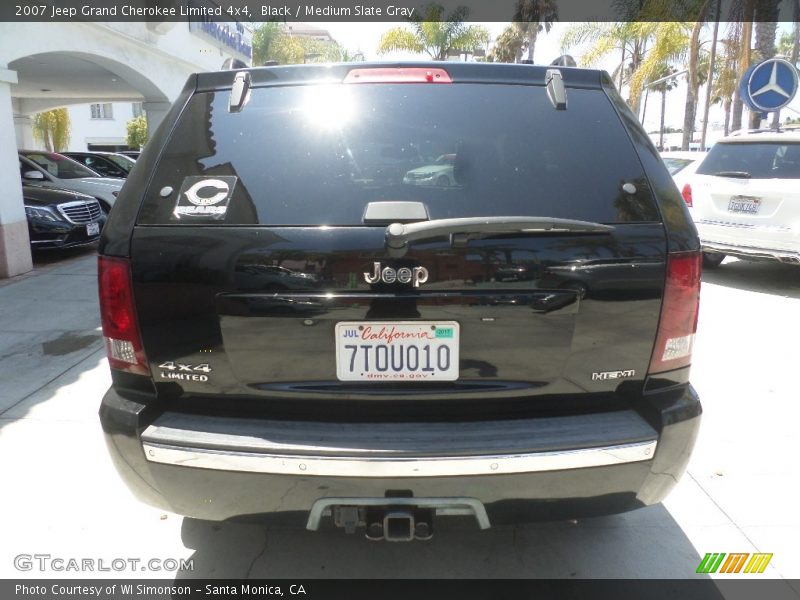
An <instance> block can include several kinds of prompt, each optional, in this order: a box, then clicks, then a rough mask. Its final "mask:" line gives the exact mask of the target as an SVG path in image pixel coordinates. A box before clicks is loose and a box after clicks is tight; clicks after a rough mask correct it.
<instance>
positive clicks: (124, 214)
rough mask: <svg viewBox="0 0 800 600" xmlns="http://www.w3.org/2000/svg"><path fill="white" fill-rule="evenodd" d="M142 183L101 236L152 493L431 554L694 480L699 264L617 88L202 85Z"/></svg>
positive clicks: (519, 78)
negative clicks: (436, 529)
mask: <svg viewBox="0 0 800 600" xmlns="http://www.w3.org/2000/svg"><path fill="white" fill-rule="evenodd" d="M441 156H450V157H451V158H452V160H450V161H449V162H448V164H447V165H444V166H442V164H440V163H441V161H439V162H437V159H438V158H439V157H441ZM139 162H140V163H142V164H141V165H140V168H139V169H137V170H136V171H135V172H134V173H133V174H132V176H131V177H130V178H129V179H128V183H127V185H126V186H125V188H124V189H123V191H122V193H121V194H120V196H119V199H118V201H117V205H116V206H115V208H114V211H113V212H112V213H111V216H110V220H109V222H108V225H107V226H106V227H105V229H104V231H103V236H102V241H101V249H100V255H101V256H100V259H99V282H100V299H101V308H102V318H103V333H104V335H105V338H106V344H107V349H108V357H109V362H110V365H111V372H112V376H113V385H112V387H111V389H110V390H109V391H108V393H107V394H106V395H105V397H104V398H103V402H102V407H101V410H100V416H101V419H102V424H103V428H104V430H105V435H106V439H107V442H108V447H109V449H110V452H111V454H112V456H113V458H114V460H115V463H116V465H117V468H118V469H119V472H120V473H121V475H122V476H123V477H124V479H125V480H126V482H127V484H128V485H129V486H130V487H131V489H132V490H133V491H134V492H135V493H136V494H137V495H138V496H139V497H140V498H141V499H142V500H144V501H145V502H149V503H151V504H154V505H156V506H160V507H163V508H165V509H168V510H172V511H175V512H178V513H182V514H184V515H190V516H194V517H198V518H204V519H225V518H228V517H233V516H237V515H246V514H261V513H275V512H284V511H286V512H288V511H292V512H300V513H301V514H302V515H303V516H302V518H303V522H304V523H305V524H306V526H307V527H308V528H310V529H316V528H317V527H318V526H319V525H320V522H321V521H324V520H325V519H326V518H327V517H328V516H330V517H331V518H332V521H333V522H334V523H335V524H336V525H338V526H342V527H344V528H345V529H346V530H347V531H351V532H352V531H354V530H356V529H357V528H360V527H365V528H366V535H367V536H368V537H370V538H374V539H381V538H384V539H388V540H409V539H413V538H415V537H416V538H428V537H430V535H431V534H432V531H433V529H432V527H433V520H434V517H435V516H437V515H439V516H440V517H441V516H442V515H451V514H466V515H471V516H473V517H474V518H475V519H476V521H477V524H478V525H479V526H480V527H481V528H486V527H489V526H490V525H491V524H497V523H501V522H509V521H524V520H531V519H556V518H564V517H576V516H588V515H596V514H603V513H610V512H619V511H625V510H630V509H634V508H637V507H641V506H645V505H648V504H653V503H657V502H659V501H660V500H662V499H663V498H664V497H665V495H666V494H667V493H668V492H669V490H670V489H671V488H672V487H673V486H674V485H675V482H676V481H677V480H678V478H679V477H680V475H681V474H682V472H683V471H684V469H685V467H686V463H687V461H688V459H689V455H690V452H691V449H692V446H693V444H694V441H695V437H696V435H697V430H698V425H699V421H700V413H701V408H700V403H699V401H698V398H697V395H696V394H695V392H694V390H693V389H692V387H691V386H690V385H689V365H690V362H691V351H692V342H693V338H694V333H695V329H696V323H697V311H698V298H699V289H700V260H701V258H700V252H699V250H700V245H699V242H698V238H697V234H696V232H695V229H694V227H693V225H692V222H691V220H690V218H689V216H688V214H687V211H686V207H685V205H684V203H683V201H682V200H681V197H680V194H679V192H678V190H677V189H676V188H675V186H674V184H673V182H672V179H671V178H670V176H669V174H668V172H667V169H666V168H665V167H664V165H663V164H662V163H661V160H660V159H659V156H658V154H657V152H656V150H655V148H654V147H653V145H652V144H651V142H650V140H649V139H648V137H647V135H646V134H645V132H644V131H643V130H642V128H641V127H640V125H639V123H638V122H637V121H636V118H635V117H634V115H633V114H632V113H631V112H630V111H629V110H628V109H627V108H626V105H625V104H624V102H623V101H622V99H621V98H620V97H619V95H618V94H617V92H616V90H615V89H614V86H613V84H612V82H611V81H610V79H609V78H608V76H607V75H606V74H605V73H604V72H600V71H593V70H583V69H575V68H552V67H549V68H548V67H537V66H528V65H487V64H467V63H464V64H451V63H446V64H443V63H430V64H419V63H413V64H411V63H409V64H386V63H384V64H364V63H360V64H358V65H333V66H319V65H316V66H303V67H272V68H255V69H243V70H237V71H221V72H216V73H205V74H200V75H196V76H192V77H191V78H190V79H189V81H188V83H187V85H186V87H185V89H184V91H183V93H182V95H181V96H180V98H179V99H178V100H177V102H176V103H175V105H174V106H173V107H172V109H171V112H170V113H169V114H168V116H167V117H166V119H165V121H164V122H163V123H162V124H161V126H160V127H159V128H158V131H157V132H156V134H155V135H154V136H153V138H152V140H151V141H150V143H149V144H148V145H147V148H146V150H145V151H144V152H143V153H142V155H141V158H140V160H139ZM409 171H413V173H412V175H413V177H411V176H408V177H406V173H408V172H409ZM428 174H430V177H428V176H427V175H428ZM509 270H518V271H520V272H524V273H525V277H513V278H509V277H506V276H504V275H503V274H504V273H507V272H509Z"/></svg>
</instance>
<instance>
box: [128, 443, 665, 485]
mask: <svg viewBox="0 0 800 600" xmlns="http://www.w3.org/2000/svg"><path fill="white" fill-rule="evenodd" d="M657 443H658V442H656V441H655V440H649V441H644V442H637V443H633V444H624V445H618V446H605V447H601V448H581V449H577V450H559V451H553V452H534V453H530V454H514V455H483V456H441V457H431V456H423V457H413V458H411V457H410V458H397V457H347V456H300V455H280V454H265V453H256V452H239V451H236V450H216V449H215V450H210V449H202V448H186V447H178V446H166V445H161V444H154V443H151V442H145V443H143V444H142V446H143V448H144V453H145V456H146V457H147V460H148V461H150V462H154V463H160V464H166V465H176V466H181V467H193V468H198V469H216V470H221V471H241V472H247V473H270V474H274V475H312V476H326V477H387V478H391V477H447V476H458V475H505V474H510V473H537V472H542V471H561V470H568V469H585V468H591V467H602V466H606V465H617V464H623V463H632V462H640V461H645V460H650V459H651V458H653V455H654V454H655V451H656V446H657Z"/></svg>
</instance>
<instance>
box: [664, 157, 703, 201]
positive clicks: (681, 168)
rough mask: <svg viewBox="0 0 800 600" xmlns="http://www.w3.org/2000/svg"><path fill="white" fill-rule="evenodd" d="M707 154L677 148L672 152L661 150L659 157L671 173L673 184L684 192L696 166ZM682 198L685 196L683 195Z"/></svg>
mask: <svg viewBox="0 0 800 600" xmlns="http://www.w3.org/2000/svg"><path fill="white" fill-rule="evenodd" d="M706 155H708V152H698V151H694V152H692V151H687V150H678V151H674V152H662V153H661V159H662V160H663V161H664V164H665V165H666V167H667V170H668V171H669V174H670V175H672V179H673V181H674V182H675V185H676V186H678V189H679V190H680V192H681V195H683V194H684V188H685V186H686V184H687V183H689V179H690V178H691V176H692V175H694V173H695V171H696V170H697V167H698V166H700V163H701V162H703V159H704V158H705V157H706ZM683 199H684V200H686V196H685V195H684V198H683Z"/></svg>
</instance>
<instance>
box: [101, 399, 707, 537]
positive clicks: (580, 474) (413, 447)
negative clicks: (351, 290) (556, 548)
mask: <svg viewBox="0 0 800 600" xmlns="http://www.w3.org/2000/svg"><path fill="white" fill-rule="evenodd" d="M648 405H649V407H650V409H651V410H650V411H649V412H650V417H649V418H648V419H647V421H645V420H644V419H642V418H641V417H640V416H639V415H638V413H635V412H633V411H620V412H618V413H602V414H596V415H581V416H573V417H558V418H555V419H553V418H549V419H536V420H520V421H505V422H481V423H461V424H458V423H449V424H419V425H415V426H413V428H411V429H410V428H409V427H410V425H409V424H379V425H367V424H355V425H354V424H350V425H342V424H336V425H332V424H324V423H318V424H312V427H311V428H309V424H298V423H285V422H284V423H282V424H280V426H276V423H274V422H273V423H270V422H268V421H240V420H238V421H237V420H232V419H225V418H217V419H214V420H213V421H212V420H209V418H208V417H199V418H198V417H189V416H187V415H175V414H169V413H167V414H166V415H162V416H161V417H159V418H158V419H156V420H155V421H153V422H152V423H149V424H147V426H143V424H142V423H143V422H146V421H147V418H146V417H145V418H143V416H144V415H145V414H146V412H147V411H146V407H145V405H143V404H139V403H138V402H136V401H132V400H129V399H125V398H122V397H120V396H119V395H118V394H117V393H116V392H115V391H114V390H113V389H112V390H109V392H108V393H107V394H106V396H105V398H104V399H103V405H102V408H101V421H102V423H103V428H104V431H105V435H106V441H107V444H108V447H109V450H110V452H111V456H112V458H113V459H114V462H115V464H116V466H117V469H118V470H119V472H120V474H121V475H122V477H123V479H125V481H126V483H127V484H128V486H129V487H130V488H131V489H132V490H133V491H134V493H135V494H136V495H137V496H139V498H140V499H142V500H143V501H145V502H148V503H150V504H153V505H156V506H159V507H161V508H164V509H167V510H171V511H174V512H177V513H179V514H184V515H188V516H193V517H197V518H203V519H211V520H222V519H226V518H231V517H235V516H242V515H250V514H264V513H276V512H295V511H296V512H299V513H302V514H304V515H307V514H308V512H309V511H310V510H311V508H312V506H313V505H314V503H315V502H316V501H317V500H319V499H320V498H328V497H349V498H354V497H357V498H383V497H384V496H386V495H387V492H388V493H390V494H391V493H392V492H391V491H392V490H395V491H396V490H402V491H403V493H404V494H405V495H408V494H409V493H410V494H412V495H413V496H414V497H419V498H452V497H467V498H474V499H476V500H477V501H478V502H480V503H482V504H483V505H484V506H485V507H486V511H487V513H488V517H489V519H490V521H491V523H492V524H498V523H506V522H520V521H527V520H540V519H558V518H569V517H583V516H592V515H599V514H608V513H615V512H623V511H626V510H631V509H634V508H638V507H641V506H645V505H648V504H654V503H657V502H659V501H660V500H661V499H662V498H664V496H666V494H667V493H668V492H669V490H670V489H671V488H672V487H673V486H674V485H675V483H676V482H677V480H678V478H679V477H680V476H681V474H682V473H683V471H684V469H685V467H686V463H687V462H688V458H689V455H690V453H691V449H692V447H693V445H694V441H695V438H696V435H697V429H698V426H699V419H700V412H701V409H700V404H699V401H698V399H697V396H696V395H695V394H694V392H693V390H692V389H691V388H690V387H688V386H687V387H684V388H682V389H680V390H673V391H672V392H668V393H661V394H658V395H657V396H654V397H653V398H651V399H650V401H649V402H648ZM654 417H655V418H654ZM206 425H208V426H206ZM198 426H199V427H198ZM370 428H371V429H373V431H372V433H371V434H370V433H368V431H367V430H368V429H370ZM312 430H313V431H312ZM393 432H394V433H393ZM335 440H339V442H338V443H335ZM356 440H361V443H359V444H357V445H356V444H355V443H354V442H355V441H356Z"/></svg>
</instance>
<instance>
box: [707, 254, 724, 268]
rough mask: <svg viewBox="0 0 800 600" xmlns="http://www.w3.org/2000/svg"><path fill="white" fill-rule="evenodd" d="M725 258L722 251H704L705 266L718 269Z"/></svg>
mask: <svg viewBox="0 0 800 600" xmlns="http://www.w3.org/2000/svg"><path fill="white" fill-rule="evenodd" d="M723 260H725V255H724V254H722V253H720V252H703V268H704V269H716V268H717V267H719V266H720V264H722V261H723Z"/></svg>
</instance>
